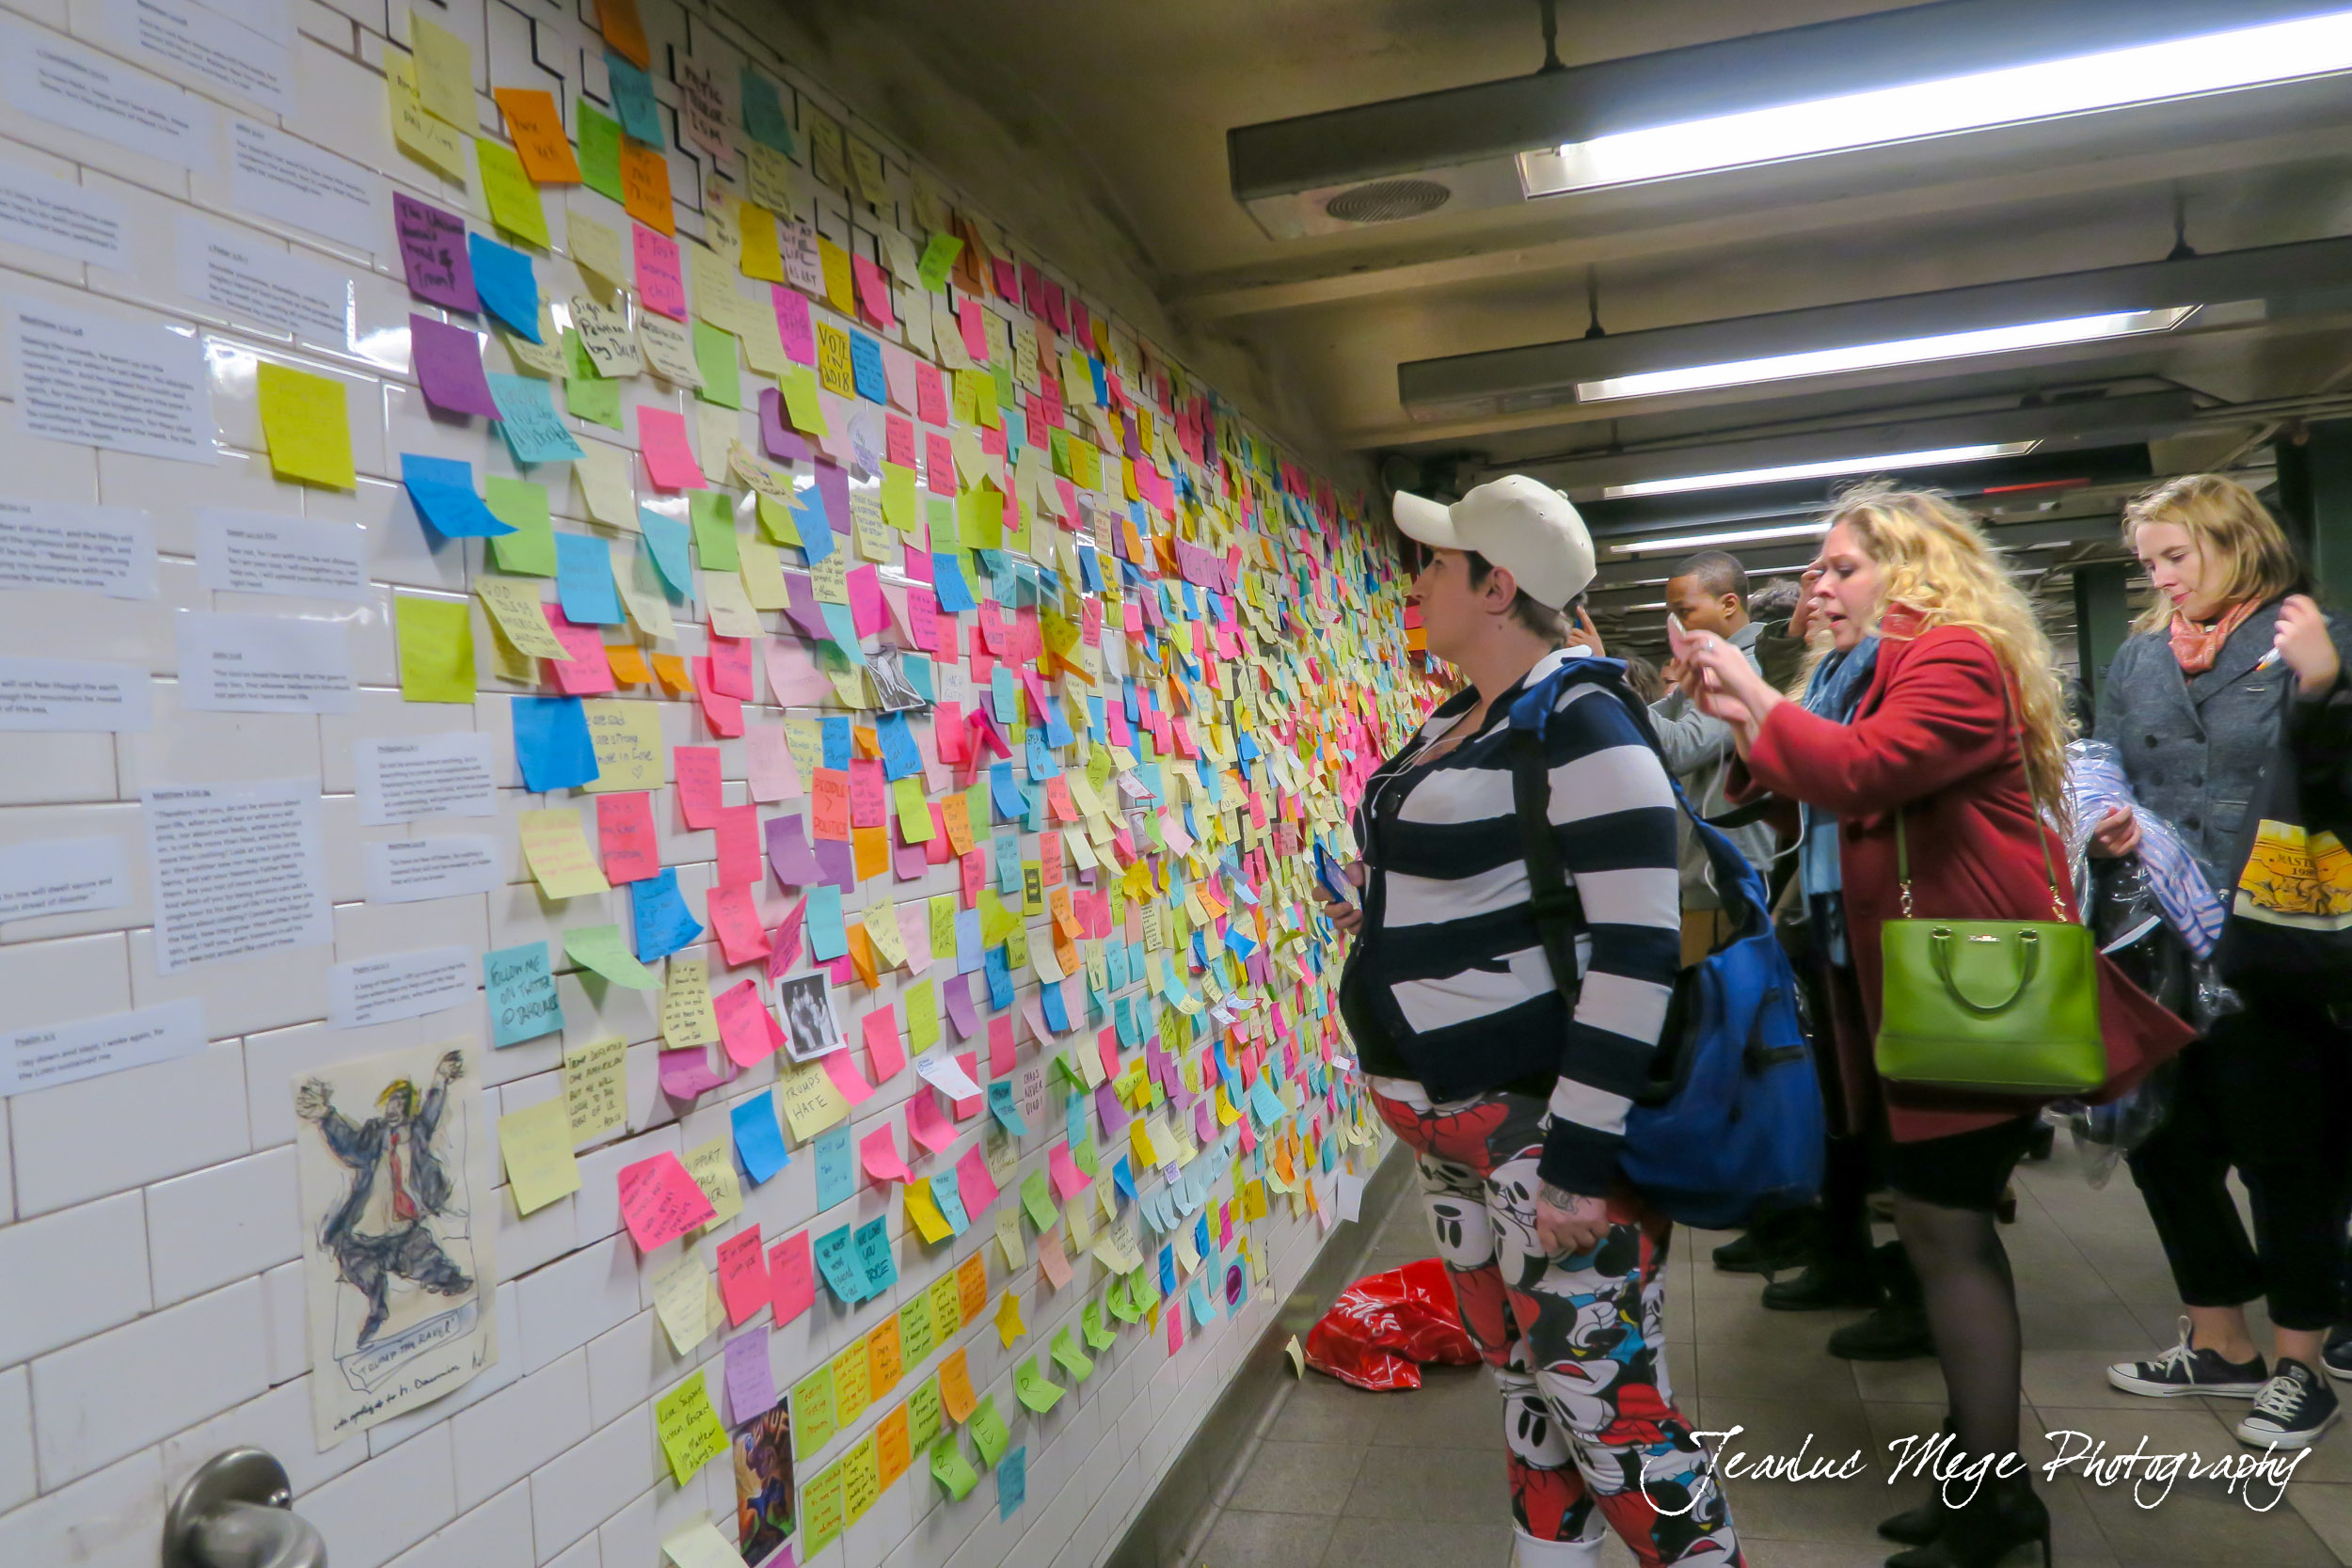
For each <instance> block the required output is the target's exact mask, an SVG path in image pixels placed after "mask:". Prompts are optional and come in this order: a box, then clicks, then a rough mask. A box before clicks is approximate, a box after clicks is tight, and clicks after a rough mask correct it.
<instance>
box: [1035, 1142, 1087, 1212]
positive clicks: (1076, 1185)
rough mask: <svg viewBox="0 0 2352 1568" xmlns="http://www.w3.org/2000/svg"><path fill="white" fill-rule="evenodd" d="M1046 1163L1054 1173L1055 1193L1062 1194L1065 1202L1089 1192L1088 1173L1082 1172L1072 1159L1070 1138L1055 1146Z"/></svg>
mask: <svg viewBox="0 0 2352 1568" xmlns="http://www.w3.org/2000/svg"><path fill="white" fill-rule="evenodd" d="M1045 1163H1046V1164H1047V1165H1048V1166H1049V1167H1051V1168H1052V1170H1053V1173H1054V1191H1056V1192H1057V1193H1059V1194H1061V1196H1062V1201H1063V1202H1065V1203H1067V1202H1068V1201H1069V1200H1070V1199H1072V1198H1073V1197H1075V1196H1078V1195H1079V1194H1080V1193H1082V1192H1085V1191H1086V1190H1087V1179H1086V1173H1085V1172H1084V1171H1081V1170H1080V1169H1079V1168H1078V1163H1077V1162H1076V1161H1075V1160H1073V1159H1072V1158H1071V1157H1070V1140H1069V1139H1068V1138H1064V1139H1063V1140H1062V1141H1061V1142H1059V1143H1057V1144H1056V1145H1055V1146H1054V1148H1053V1150H1052V1151H1051V1152H1050V1153H1048V1154H1047V1155H1046V1156H1045Z"/></svg>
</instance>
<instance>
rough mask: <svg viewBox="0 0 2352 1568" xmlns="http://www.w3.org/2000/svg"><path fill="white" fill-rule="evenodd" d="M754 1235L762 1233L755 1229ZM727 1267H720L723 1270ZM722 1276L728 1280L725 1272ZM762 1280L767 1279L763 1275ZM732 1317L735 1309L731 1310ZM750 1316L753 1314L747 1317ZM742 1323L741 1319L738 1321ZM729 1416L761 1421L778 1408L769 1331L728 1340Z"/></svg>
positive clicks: (734, 1421) (738, 1421) (737, 1420)
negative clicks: (769, 1345) (760, 1419)
mask: <svg viewBox="0 0 2352 1568" xmlns="http://www.w3.org/2000/svg"><path fill="white" fill-rule="evenodd" d="M752 1234H753V1235H755V1236H756V1235H757V1234H759V1232H758V1231H756V1230H754V1231H753V1232H752ZM725 1266H726V1265H725V1264H724V1262H722V1263H721V1264H720V1268H721V1269H722V1271H723V1270H724V1268H725ZM721 1277H724V1275H723V1273H722V1275H721ZM762 1277H763V1278H765V1274H764V1272H763V1275H762ZM728 1311H729V1313H730V1314H731V1313H732V1312H733V1311H734V1308H733V1307H729V1308H728ZM744 1316H745V1317H748V1316H750V1314H749V1313H746V1314H744ZM736 1321H737V1322H738V1323H740V1322H742V1319H741V1318H738V1319H737V1320H736ZM726 1358H727V1416H728V1418H729V1420H730V1424H732V1425H735V1426H743V1425H746V1424H748V1423H749V1422H752V1421H755V1420H757V1419H758V1418H760V1417H762V1416H764V1415H766V1414H767V1413H768V1412H769V1411H771V1410H773V1409H774V1408H775V1405H776V1372H775V1368H774V1367H772V1366H771V1365H770V1363H769V1360H768V1331H767V1330H766V1329H764V1328H762V1329H755V1330H754V1331H753V1332H752V1333H749V1334H739V1335H737V1336H736V1337H735V1338H732V1339H729V1340H728V1341H727V1351H726Z"/></svg>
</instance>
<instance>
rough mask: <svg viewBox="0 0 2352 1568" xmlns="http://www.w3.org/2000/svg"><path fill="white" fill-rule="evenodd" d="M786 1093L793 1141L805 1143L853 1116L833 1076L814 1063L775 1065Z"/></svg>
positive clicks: (786, 1115) (779, 1084)
mask: <svg viewBox="0 0 2352 1568" xmlns="http://www.w3.org/2000/svg"><path fill="white" fill-rule="evenodd" d="M776 1067H777V1071H778V1076H777V1080H776V1086H777V1087H778V1088H779V1089H780V1090H781V1091H782V1092H783V1100H784V1121H785V1126H786V1128H787V1130H789V1131H790V1132H791V1134H792V1137H793V1141H794V1142H796V1143H806V1142H807V1141H808V1140H809V1139H811V1138H813V1137H815V1136H816V1135H817V1134H818V1133H819V1132H823V1131H824V1130H825V1129H826V1128H828V1127H831V1126H832V1125H833V1124H834V1122H836V1121H839V1120H840V1119H841V1118H842V1117H846V1116H848V1115H849V1114H850V1102H849V1101H847V1100H844V1099H843V1098H842V1097H841V1091H840V1090H839V1089H838V1088H835V1087H834V1082H833V1076H832V1074H830V1073H828V1072H826V1071H825V1069H823V1068H821V1067H818V1065H817V1064H816V1063H815V1062H793V1063H790V1064H788V1065H787V1063H786V1062H785V1061H784V1060H783V1059H782V1058H781V1057H779V1058H778V1059H777V1062H776Z"/></svg>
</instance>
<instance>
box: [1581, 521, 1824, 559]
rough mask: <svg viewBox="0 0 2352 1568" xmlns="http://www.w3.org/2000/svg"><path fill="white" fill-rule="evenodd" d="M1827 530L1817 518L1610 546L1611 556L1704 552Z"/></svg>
mask: <svg viewBox="0 0 2352 1568" xmlns="http://www.w3.org/2000/svg"><path fill="white" fill-rule="evenodd" d="M1828 531H1829V524H1827V523H1825V522H1822V521H1820V520H1819V519H1818V518H1817V519H1816V520H1814V521H1813V522H1809V523H1784V524H1782V525H1781V526H1779V527H1777V528H1736V529H1729V530H1725V531H1723V532H1719V533H1678V534H1676V535H1675V536H1674V537H1673V538H1671V539H1629V540H1628V541H1626V542H1625V543H1624V544H1622V545H1612V546H1609V551H1610V553H1611V554H1612V555H1657V554H1661V553H1662V552H1664V551H1666V550H1704V549H1708V548H1710V547H1711V546H1717V545H1753V544H1755V543H1756V541H1758V540H1760V539H1803V538H1806V537H1808V536H1818V535H1820V534H1824V533H1827V532H1828Z"/></svg>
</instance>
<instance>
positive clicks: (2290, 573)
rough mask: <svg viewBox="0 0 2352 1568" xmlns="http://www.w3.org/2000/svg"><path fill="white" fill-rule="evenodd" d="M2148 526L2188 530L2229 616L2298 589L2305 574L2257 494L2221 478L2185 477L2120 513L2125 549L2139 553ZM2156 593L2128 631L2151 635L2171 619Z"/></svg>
mask: <svg viewBox="0 0 2352 1568" xmlns="http://www.w3.org/2000/svg"><path fill="white" fill-rule="evenodd" d="M2149 523H2171V524H2173V525H2175V526H2177V527H2179V528H2182V529H2185V530H2186V531H2188V537H2189V542H2190V543H2191V544H2193V545H2195V546H2197V553H2198V554H2199V555H2200V556H2201V557H2202V558H2203V560H2204V565H2205V569H2206V570H2207V571H2215V570H2218V571H2219V572H2220V573H2221V585H2220V604H2221V608H2222V609H2223V610H2234V609H2235V608H2236V607H2237V606H2239V605H2242V604H2248V603H2252V604H2262V603H2264V602H2265V601H2267V600H2270V599H2275V598H2277V597H2278V596H2279V595H2280V594H2290V593H2293V592H2294V591H2295V590H2296V588H2298V587H2299V586H2301V584H2302V581H2303V568H2302V566H2301V565H2300V564H2299V563H2298V562H2296V559H2295V546H2292V545H2290V544H2288V543H2287V536H2286V533H2285V531H2283V530H2281V529H2280V527H2279V525H2278V523H2277V521H2276V520H2274V519H2273V518H2272V517H2271V515H2270V513H2269V510H2268V509H2267V508H2265V506H2264V505H2263V503H2262V502H2261V501H2259V500H2256V499H2254V492H2253V491H2251V490H2249V489H2248V488H2247V487H2246V486H2245V485H2243V484H2240V483H2238V482H2237V481H2236V480H2233V479H2225V478H2223V477H2222V476H2221V475H2219V474H2183V475H2182V476H2181V477H2180V478H2178V479H2168V480H2166V481H2165V482H2164V483H2162V484H2159V485H2157V486H2156V487H2155V488H2154V489H2153V490H2151V491H2149V492H2148V493H2147V494H2146V495H2144V496H2142V497H2140V498H2139V499H2137V500H2136V501H2134V502H2132V503H2131V504H2130V505H2129V506H2126V507H2125V508H2124V509H2123V546H2124V547H2125V548H2126V549H2137V543H2138V542H2137V539H2135V538H2134V535H2135V534H2137V532H2138V531H2139V530H2140V528H2141V527H2142V526H2143V525H2145V524H2149ZM2173 613H2174V612H2173V609H2172V607H2171V605H2169V603H2167V602H2166V601H2165V597H2164V595H2163V594H2155V593H2151V594H2150V595H2149V603H2148V606H2147V608H2146V609H2144V610H2141V611H2140V612H2139V618H2138V619H2137V620H2136V621H2134V622H2133V623H2132V630H2134V631H2136V632H2139V631H2155V630H2157V629H2158V628H2160V627H2162V626H2166V625H2167V624H2169V622H2170V621H2171V619H2172V616H2173Z"/></svg>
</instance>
